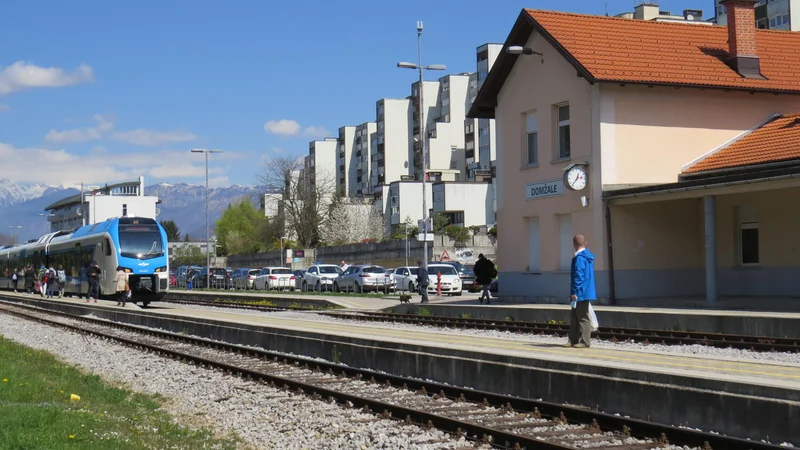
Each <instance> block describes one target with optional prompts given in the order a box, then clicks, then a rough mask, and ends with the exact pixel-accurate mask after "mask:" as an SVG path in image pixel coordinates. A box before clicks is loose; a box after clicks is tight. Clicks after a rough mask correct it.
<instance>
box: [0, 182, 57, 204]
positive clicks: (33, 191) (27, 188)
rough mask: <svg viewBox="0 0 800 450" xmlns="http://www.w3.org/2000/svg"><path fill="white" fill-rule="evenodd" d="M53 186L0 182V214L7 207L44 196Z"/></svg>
mask: <svg viewBox="0 0 800 450" xmlns="http://www.w3.org/2000/svg"><path fill="white" fill-rule="evenodd" d="M52 188H54V186H46V185H43V184H27V185H25V184H17V183H15V182H13V181H11V180H0V212H2V211H3V210H4V209H5V208H8V207H9V206H14V205H16V204H17V203H22V202H24V201H27V200H31V199H34V198H37V197H41V196H42V195H44V193H45V191H47V190H48V189H52Z"/></svg>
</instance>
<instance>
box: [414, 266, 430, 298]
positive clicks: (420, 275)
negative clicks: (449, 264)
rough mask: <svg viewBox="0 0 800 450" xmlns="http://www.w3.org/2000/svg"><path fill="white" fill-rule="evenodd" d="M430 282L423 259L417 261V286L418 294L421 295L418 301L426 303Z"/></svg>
mask: <svg viewBox="0 0 800 450" xmlns="http://www.w3.org/2000/svg"><path fill="white" fill-rule="evenodd" d="M430 283H431V280H430V277H428V269H426V268H425V263H424V262H423V261H421V260H420V261H417V287H418V289H419V295H421V296H422V300H421V301H420V303H428V285H429V284H430Z"/></svg>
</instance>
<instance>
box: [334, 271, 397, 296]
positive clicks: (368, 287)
mask: <svg viewBox="0 0 800 450" xmlns="http://www.w3.org/2000/svg"><path fill="white" fill-rule="evenodd" d="M333 290H334V292H341V291H347V292H357V293H361V292H368V291H375V292H393V291H394V290H395V282H394V278H392V275H391V274H390V273H389V272H387V271H386V269H384V268H383V267H381V266H374V265H371V264H369V265H356V266H350V267H348V268H347V270H345V271H344V273H342V275H340V276H339V278H337V279H336V281H334V284H333Z"/></svg>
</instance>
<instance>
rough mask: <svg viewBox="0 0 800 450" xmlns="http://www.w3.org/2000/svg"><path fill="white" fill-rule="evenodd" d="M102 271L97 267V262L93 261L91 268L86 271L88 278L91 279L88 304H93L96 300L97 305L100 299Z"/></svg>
mask: <svg viewBox="0 0 800 450" xmlns="http://www.w3.org/2000/svg"><path fill="white" fill-rule="evenodd" d="M101 273H102V270H101V269H100V266H98V265H97V261H93V262H92V263H91V265H90V266H89V268H88V269H87V270H86V276H87V277H88V278H89V292H88V295H87V297H88V298H87V299H86V303H91V301H92V300H94V302H95V303H97V297H100V274H101Z"/></svg>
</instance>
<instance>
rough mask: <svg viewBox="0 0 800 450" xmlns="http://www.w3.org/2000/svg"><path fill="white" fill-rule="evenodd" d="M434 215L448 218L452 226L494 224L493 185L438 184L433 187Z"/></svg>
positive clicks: (472, 183)
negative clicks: (442, 215)
mask: <svg viewBox="0 0 800 450" xmlns="http://www.w3.org/2000/svg"><path fill="white" fill-rule="evenodd" d="M431 191H432V195H433V213H434V214H436V213H442V214H444V215H445V216H447V218H448V220H449V221H450V222H449V223H450V224H451V225H456V226H460V227H471V226H485V225H489V224H493V223H494V212H493V211H492V207H493V206H494V190H493V189H492V184H491V183H488V182H486V183H478V182H437V183H433V184H432V187H431Z"/></svg>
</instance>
